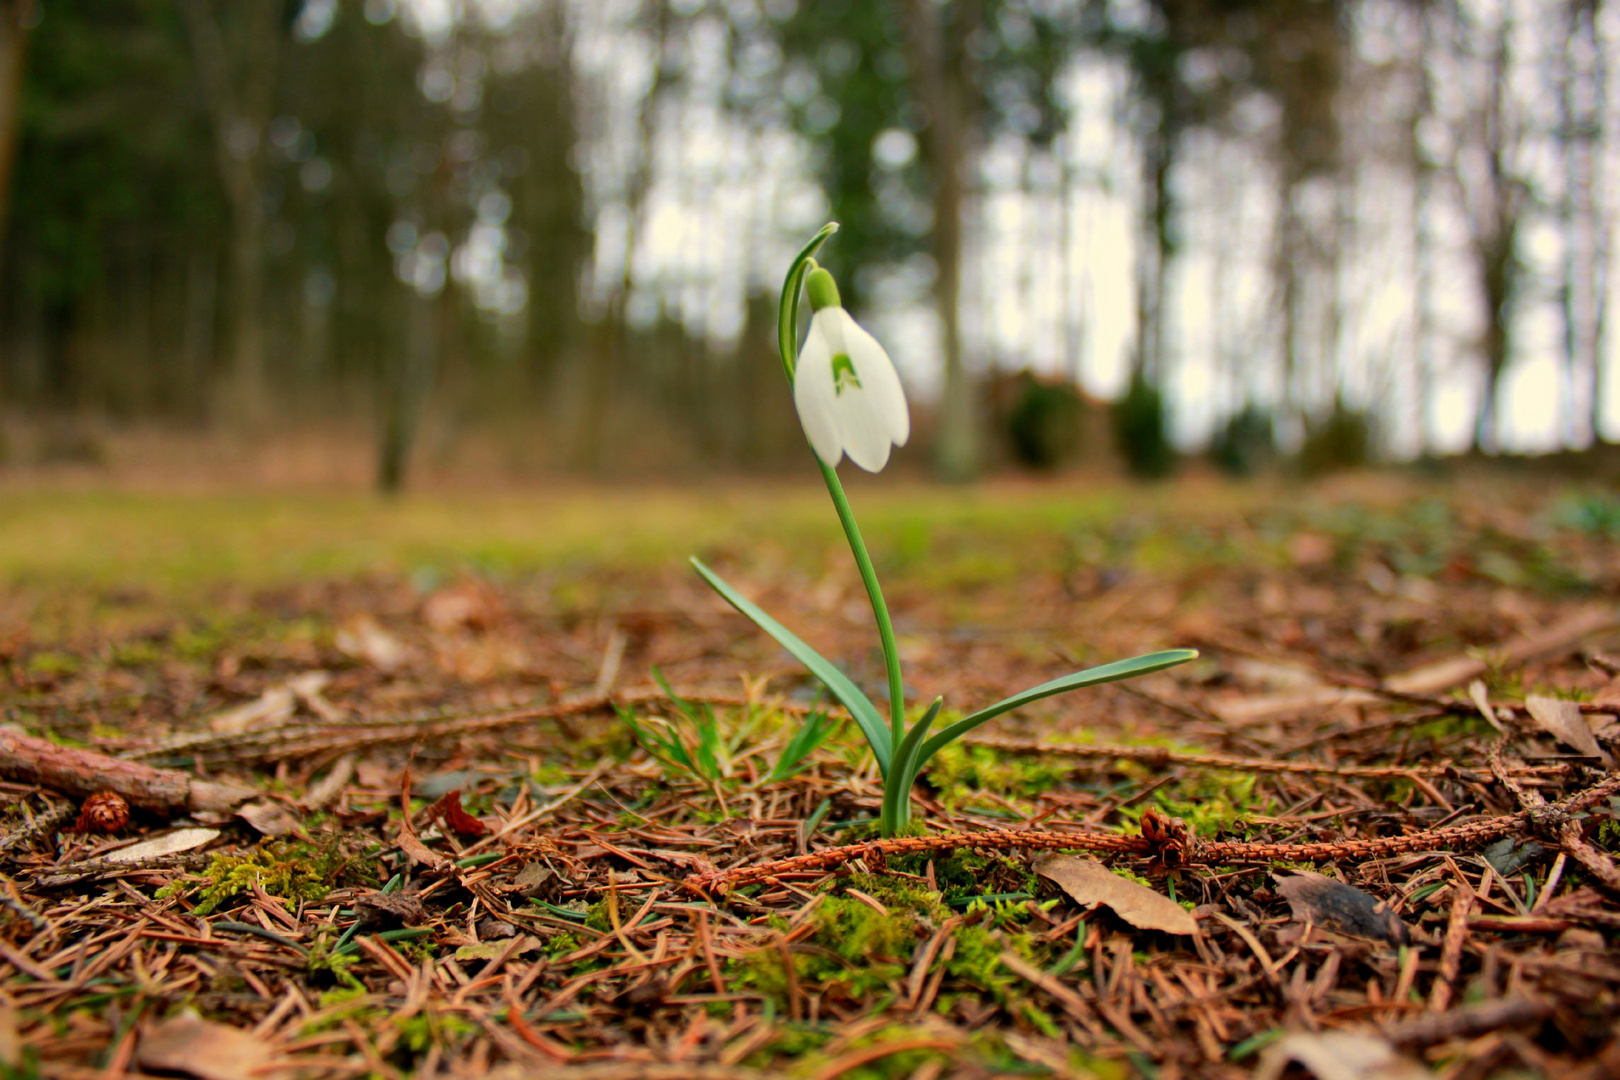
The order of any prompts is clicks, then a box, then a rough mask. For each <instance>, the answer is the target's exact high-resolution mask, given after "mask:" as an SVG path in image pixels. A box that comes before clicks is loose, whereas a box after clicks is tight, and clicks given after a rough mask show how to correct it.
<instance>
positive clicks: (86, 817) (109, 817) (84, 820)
mask: <svg viewBox="0 0 1620 1080" xmlns="http://www.w3.org/2000/svg"><path fill="white" fill-rule="evenodd" d="M128 824H129V803H127V802H125V801H124V797H123V796H122V795H120V794H118V793H117V792H116V791H98V792H96V793H95V794H94V795H92V796H90V797H89V798H88V799H86V800H84V805H83V806H81V807H80V808H79V820H78V821H77V822H75V823H74V825H73V827H74V828H75V829H77V830H78V831H79V832H82V833H115V832H118V831H119V830H120V829H122V828H123V827H124V826H125V825H128Z"/></svg>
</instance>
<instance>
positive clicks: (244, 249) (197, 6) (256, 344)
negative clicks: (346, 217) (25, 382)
mask: <svg viewBox="0 0 1620 1080" xmlns="http://www.w3.org/2000/svg"><path fill="white" fill-rule="evenodd" d="M283 8H284V4H283V3H282V0H229V3H227V4H222V5H218V6H216V5H215V4H214V3H213V0H182V3H181V5H180V10H181V12H182V14H183V15H184V17H185V22H186V30H187V32H188V35H189V37H190V40H191V50H192V56H193V58H194V60H195V63H196V65H197V76H198V81H199V82H200V84H201V87H202V92H203V95H204V98H205V99H206V100H205V105H206V108H207V109H208V113H209V116H210V118H211V120H212V122H213V129H214V151H215V161H216V162H217V167H218V169H219V179H220V184H221V186H222V188H223V189H224V192H225V199H226V202H227V204H228V205H229V206H230V213H231V237H230V279H229V280H230V286H231V288H230V294H231V303H232V304H233V305H234V306H233V320H232V334H231V352H232V356H231V363H232V367H233V372H232V374H233V376H234V380H235V387H234V389H235V391H236V395H237V401H236V402H235V404H236V406H237V408H238V409H239V410H240V413H241V416H242V419H244V420H245V421H247V422H249V423H254V422H256V421H257V420H259V419H260V418H261V417H262V415H263V413H264V412H265V411H266V400H265V394H266V378H265V334H264V232H265V206H264V190H263V187H264V164H265V162H264V159H265V150H264V142H265V130H266V128H267V127H268V125H269V122H270V113H271V110H272V108H273V107H274V101H275V90H276V74H277V70H278V68H279V62H280V53H281V43H282V37H283V34H284V27H283V23H284V21H285V12H284V10H283Z"/></svg>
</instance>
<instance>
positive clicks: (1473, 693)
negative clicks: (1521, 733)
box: [1468, 679, 1507, 735]
mask: <svg viewBox="0 0 1620 1080" xmlns="http://www.w3.org/2000/svg"><path fill="white" fill-rule="evenodd" d="M1468 697H1469V698H1470V699H1471V700H1472V701H1473V703H1474V708H1476V709H1478V710H1479V715H1481V716H1483V717H1484V718H1485V719H1486V721H1487V722H1488V723H1489V724H1490V725H1491V727H1493V728H1495V729H1496V730H1497V731H1498V732H1499V733H1501V734H1503V735H1506V734H1507V729H1506V728H1504V727H1502V722H1501V721H1500V720H1498V719H1497V718H1496V710H1495V709H1493V708H1491V698H1490V694H1488V693H1487V692H1486V690H1485V683H1484V682H1483V681H1482V680H1480V679H1475V680H1474V681H1473V682H1471V683H1469V684H1468Z"/></svg>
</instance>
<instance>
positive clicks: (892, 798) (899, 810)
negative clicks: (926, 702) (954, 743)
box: [883, 697, 945, 832]
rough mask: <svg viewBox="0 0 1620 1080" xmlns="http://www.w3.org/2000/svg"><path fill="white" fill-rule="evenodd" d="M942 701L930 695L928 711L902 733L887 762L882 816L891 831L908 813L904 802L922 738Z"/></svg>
mask: <svg viewBox="0 0 1620 1080" xmlns="http://www.w3.org/2000/svg"><path fill="white" fill-rule="evenodd" d="M944 704H945V699H944V698H942V697H937V698H935V699H934V703H933V704H932V705H930V706H928V711H927V712H925V713H923V715H922V718H921V719H920V720H918V721H917V722H916V723H915V724H913V725H912V726H911V730H910V731H908V732H906V737H905V738H903V739H901V740H900V746H899V748H898V749H896V750H895V752H894V758H893V759H892V760H891V761H890V762H889V775H888V776H887V777H886V778H885V780H884V784H883V817H884V820H885V821H886V822H887V830H888V831H891V832H892V831H893V830H894V829H895V828H898V827H899V826H900V825H902V824H904V823H905V819H906V818H908V817H910V816H911V815H910V814H909V813H907V812H905V811H907V810H908V806H907V804H908V803H909V802H910V800H911V785H912V784H914V783H916V782H917V770H918V768H919V767H920V766H921V764H922V758H921V752H922V745H923V740H924V739H925V738H927V737H928V731H929V729H930V728H932V727H933V726H934V720H935V719H937V718H938V716H939V709H940V706H941V705H944Z"/></svg>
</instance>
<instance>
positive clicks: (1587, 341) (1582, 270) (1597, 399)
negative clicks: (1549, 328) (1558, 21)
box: [1550, 0, 1608, 446]
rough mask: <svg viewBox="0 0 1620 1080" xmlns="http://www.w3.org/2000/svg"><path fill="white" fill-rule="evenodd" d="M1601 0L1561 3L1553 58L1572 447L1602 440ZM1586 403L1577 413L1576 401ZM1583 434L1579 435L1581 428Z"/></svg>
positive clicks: (1567, 427) (1567, 423) (1566, 409)
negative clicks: (1559, 44)
mask: <svg viewBox="0 0 1620 1080" xmlns="http://www.w3.org/2000/svg"><path fill="white" fill-rule="evenodd" d="M1600 9H1601V0H1565V2H1564V4H1563V11H1562V14H1563V26H1562V28H1561V29H1562V31H1563V32H1562V34H1561V35H1560V36H1561V39H1562V45H1563V47H1562V48H1561V49H1557V50H1555V51H1554V53H1553V55H1552V56H1551V57H1550V60H1551V66H1552V69H1553V70H1552V82H1553V91H1554V93H1555V95H1556V96H1557V99H1558V128H1559V130H1558V140H1559V150H1560V161H1559V164H1560V167H1561V172H1562V173H1563V176H1562V191H1561V193H1560V197H1559V200H1558V225H1559V232H1560V233H1561V234H1562V237H1563V243H1562V247H1563V259H1562V262H1561V265H1560V267H1559V271H1560V278H1561V281H1560V282H1559V290H1558V292H1559V313H1560V315H1561V316H1562V322H1563V341H1562V345H1563V353H1564V392H1563V394H1562V395H1561V400H1562V403H1563V415H1562V416H1561V417H1560V419H1561V420H1562V426H1563V428H1564V431H1563V436H1564V440H1565V442H1566V443H1567V444H1569V445H1571V446H1577V445H1581V444H1582V443H1584V442H1586V441H1587V440H1588V439H1591V438H1596V437H1598V436H1599V434H1600V422H1599V412H1600V409H1601V397H1602V395H1601V393H1600V391H1601V386H1600V381H1601V374H1602V356H1603V344H1604V343H1603V338H1604V336H1605V335H1604V329H1605V326H1604V323H1605V318H1604V308H1605V304H1604V296H1605V278H1606V276H1607V275H1606V270H1607V265H1606V263H1607V257H1608V222H1607V220H1606V219H1605V215H1604V213H1603V208H1602V205H1601V203H1600V201H1599V199H1598V192H1599V191H1601V190H1602V182H1603V181H1602V168H1603V155H1602V153H1601V145H1602V138H1603V100H1604V94H1605V93H1606V87H1605V85H1604V83H1605V81H1606V80H1605V70H1604V56H1603V43H1602V41H1601V39H1600V37H1599V35H1598V29H1597V23H1598V16H1599V14H1600ZM1583 396H1584V397H1585V398H1586V401H1587V410H1586V411H1585V415H1582V409H1581V407H1580V406H1581V399H1582V398H1583ZM1583 424H1584V425H1587V430H1584V431H1583V430H1582V425H1583Z"/></svg>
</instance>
